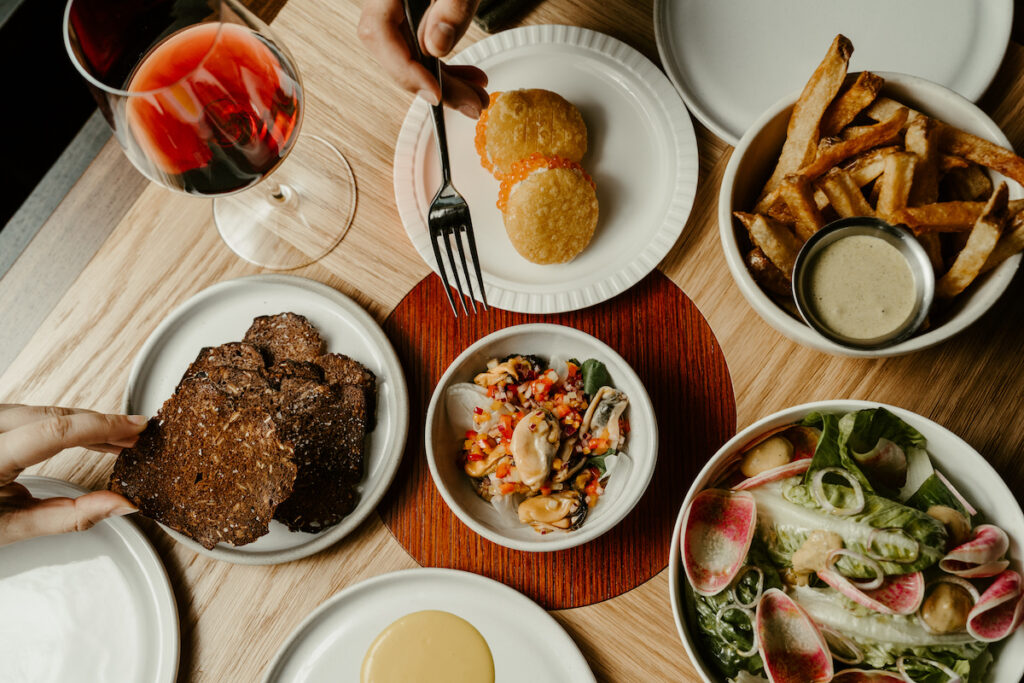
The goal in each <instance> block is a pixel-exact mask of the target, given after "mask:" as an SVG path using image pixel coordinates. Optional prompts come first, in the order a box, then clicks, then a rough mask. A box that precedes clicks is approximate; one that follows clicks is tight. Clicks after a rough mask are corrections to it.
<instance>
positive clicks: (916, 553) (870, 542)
mask: <svg viewBox="0 0 1024 683" xmlns="http://www.w3.org/2000/svg"><path fill="white" fill-rule="evenodd" d="M879 533H900V534H902V535H903V536H904V537H905V538H908V539H910V540H911V541H913V542H914V546H915V549H914V556H913V557H911V558H910V559H909V560H893V559H891V558H888V557H879V556H878V555H874V554H872V548H873V547H874V545H875V536H877V535H878V534H879ZM864 554H865V555H867V556H868V557H870V558H871V559H872V560H879V561H882V562H892V563H893V564H911V563H913V562H916V561H917V558H918V557H920V556H921V542H920V541H918V540H917V539H916V538H914V537H913V536H911V535H910V534H908V533H907V532H906V530H905V529H903V527H898V526H890V527H886V528H885V529H874V530H872V532H871V534H870V535H869V536H868V545H867V550H866V551H865V552H864Z"/></svg>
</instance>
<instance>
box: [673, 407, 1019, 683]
mask: <svg viewBox="0 0 1024 683" xmlns="http://www.w3.org/2000/svg"><path fill="white" fill-rule="evenodd" d="M1022 538H1024V513H1022V512H1021V508H1020V506H1019V505H1018V503H1017V501H1016V500H1015V498H1014V496H1013V494H1012V493H1010V491H1009V489H1007V487H1006V484H1005V483H1003V481H1002V479H1001V478H1000V477H999V475H998V474H996V472H995V470H993V469H992V467H991V466H990V465H989V464H988V463H987V462H986V461H985V459H984V458H982V457H981V456H980V455H979V454H978V453H977V452H976V451H975V450H974V449H972V448H971V447H970V446H969V445H967V444H966V443H965V442H964V441H963V440H961V439H960V438H958V437H957V436H955V435H954V434H952V433H951V432H949V431H948V430H946V429H944V428H943V427H940V426H939V425H937V424H935V423H934V422H932V421H930V420H928V419H926V418H924V417H921V416H920V415H916V414H914V413H911V412H909V411H906V410H902V409H899V408H894V407H891V406H885V405H879V404H877V403H868V402H864V401H823V402H818V403H810V404H806V405H802V406H797V407H795V408H790V409H788V410H784V411H782V412H779V413H776V414H774V415H771V416H769V417H766V418H764V419H763V420H759V421H758V422H756V423H754V424H752V425H751V426H749V427H747V428H746V429H744V430H743V431H742V432H740V433H739V434H737V435H736V436H735V437H734V438H732V439H731V440H730V441H729V442H728V443H727V444H725V446H723V447H722V448H721V450H719V452H718V453H717V454H715V456H714V457H713V458H712V459H711V460H710V461H709V462H708V464H707V465H706V466H705V467H704V469H703V470H702V471H701V473H700V475H699V476H698V477H697V479H696V481H695V482H694V484H693V486H692V487H691V488H690V491H689V493H688V494H687V496H686V500H685V502H684V503H683V508H682V510H681V511H680V513H679V519H678V520H677V523H676V532H675V534H674V536H673V540H672V551H671V560H670V563H669V586H670V593H671V601H672V607H673V612H674V616H675V620H676V627H677V628H678V629H679V634H680V637H681V638H682V640H683V645H684V646H685V647H686V650H687V653H688V654H689V656H690V659H691V660H692V661H693V662H694V665H695V666H696V667H697V668H698V670H699V671H700V673H701V675H702V677H703V679H704V680H705V681H708V682H715V683H718V682H721V681H741V682H750V681H765V680H767V681H772V682H773V683H809V682H825V681H838V682H840V683H842V682H846V683H849V682H852V681H892V682H895V683H898V682H900V681H903V682H909V683H951V682H954V681H955V682H958V683H959V682H962V683H977V682H981V681H993V682H996V683H1002V682H1003V681H1014V682H1016V681H1020V680H1022V675H1024V631H1020V630H1018V626H1019V625H1020V623H1021V620H1022V617H1024V582H1022V579H1021V574H1020V571H1021V563H1020V559H1021V546H1020V541H1021V539H1022Z"/></svg>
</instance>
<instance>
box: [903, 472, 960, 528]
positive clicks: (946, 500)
mask: <svg viewBox="0 0 1024 683" xmlns="http://www.w3.org/2000/svg"><path fill="white" fill-rule="evenodd" d="M907 505H909V506H910V507H913V508H917V509H918V510H923V511H927V510H928V508H930V507H931V506H932V505H945V506H946V507H950V508H953V509H954V510H956V511H957V512H959V513H960V514H962V515H963V516H964V517H966V518H967V519H968V520H970V518H971V515H970V514H968V512H967V509H966V508H965V507H964V506H963V504H961V503H960V500H959V499H958V498H957V497H956V496H955V495H953V492H952V491H950V490H949V487H948V486H946V485H945V484H944V483H943V482H942V480H941V479H939V477H938V476H937V475H935V474H933V475H931V476H930V477H928V478H927V479H925V480H924V483H923V484H921V487H920V488H919V489H917V491H915V492H914V495H912V496H911V497H910V498H908V499H907Z"/></svg>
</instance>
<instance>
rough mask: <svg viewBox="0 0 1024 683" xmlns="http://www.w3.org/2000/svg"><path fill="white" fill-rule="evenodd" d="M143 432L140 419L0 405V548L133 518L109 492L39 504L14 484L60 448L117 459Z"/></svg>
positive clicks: (132, 508)
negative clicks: (80, 449) (86, 450)
mask: <svg viewBox="0 0 1024 683" xmlns="http://www.w3.org/2000/svg"><path fill="white" fill-rule="evenodd" d="M145 427H146V418H145V417H143V416H141V415H104V414H102V413H94V412H92V411H88V410H77V409H74V408H55V407H51V406H46V407H43V406H22V405H0V546H3V545H7V544H9V543H14V542H15V541H21V540H24V539H27V538H32V537H34V536H47V535H50V534H60V533H64V532H67V531H83V530H85V529H88V528H90V527H92V526H93V525H94V524H96V523H97V522H99V521H100V520H103V519H107V518H109V517H118V516H121V515H127V514H130V513H132V512H136V511H137V510H136V509H135V506H133V505H132V504H131V502H129V501H128V500H127V499H126V498H124V497H123V496H120V495H118V494H116V493H114V492H113V491H93V492H92V493H87V494H85V495H82V496H79V497H78V498H48V499H46V500H38V499H36V498H33V497H32V494H30V493H29V491H28V489H26V488H25V487H24V486H22V485H21V484H18V483H17V482H15V479H17V477H18V475H19V474H21V473H22V472H23V471H24V470H25V469H26V468H28V467H31V466H32V465H35V464H38V463H40V462H43V461H44V460H46V459H48V458H51V457H53V456H54V455H56V454H57V453H59V452H61V451H62V450H64V449H65V448H72V447H74V446H84V447H85V448H89V449H91V450H94V451H102V452H105V453H119V452H120V451H121V449H122V448H126V447H130V446H133V445H134V444H135V441H136V440H137V439H138V436H139V433H140V432H141V431H142V430H143V429H145Z"/></svg>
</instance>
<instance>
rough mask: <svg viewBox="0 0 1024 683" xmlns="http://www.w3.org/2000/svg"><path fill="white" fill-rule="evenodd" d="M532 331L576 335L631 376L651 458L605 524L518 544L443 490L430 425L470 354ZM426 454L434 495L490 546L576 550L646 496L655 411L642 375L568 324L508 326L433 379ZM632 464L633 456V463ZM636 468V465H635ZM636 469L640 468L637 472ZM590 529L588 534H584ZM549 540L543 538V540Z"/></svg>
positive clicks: (607, 362)
mask: <svg viewBox="0 0 1024 683" xmlns="http://www.w3.org/2000/svg"><path fill="white" fill-rule="evenodd" d="M530 332H548V333H551V334H561V335H565V336H567V337H576V338H577V339H581V340H583V341H585V342H587V343H588V344H594V345H595V346H597V347H598V348H600V349H602V353H604V354H605V356H606V357H605V358H601V359H599V360H601V361H602V362H604V363H605V365H607V366H609V367H612V368H613V369H614V370H615V372H621V373H622V374H624V375H629V376H630V379H631V380H632V381H633V382H635V383H636V384H637V385H638V386H639V387H641V388H642V389H643V393H642V394H641V395H638V396H635V397H634V396H630V397H629V401H630V404H631V408H630V409H631V410H639V412H640V413H641V414H642V415H644V417H645V418H648V421H649V422H650V425H651V430H650V439H651V450H652V455H651V457H650V459H649V460H648V461H646V462H648V463H649V464H648V465H647V466H646V471H643V470H641V475H642V477H643V485H642V486H641V487H639V489H638V493H637V495H636V497H635V499H634V500H632V501H631V502H630V504H629V505H627V506H623V507H622V508H620V509H619V511H618V512H617V513H616V514H614V515H612V516H610V517H607V518H605V520H603V524H602V525H601V526H595V527H593V528H590V527H588V526H587V525H584V526H583V527H582V528H581V529H580V530H578V531H576V532H573V533H568V534H562V535H560V536H550V537H548V536H540V537H538V539H537V540H535V541H521V540H518V539H515V538H509V537H507V536H503V535H501V534H498V533H496V532H495V531H493V530H491V529H489V528H488V527H486V526H484V525H483V524H481V523H480V522H478V521H477V520H476V518H475V517H473V515H472V514H470V513H469V512H468V511H467V510H465V509H464V508H463V507H462V505H460V504H459V502H458V501H457V500H456V499H455V497H454V496H453V495H452V494H451V492H450V491H449V490H448V489H447V487H445V486H442V478H441V473H440V472H439V471H438V469H437V462H436V456H435V455H434V448H433V439H432V437H431V431H430V425H431V423H432V422H433V421H434V415H435V413H436V412H437V406H438V403H439V402H440V400H441V396H442V394H443V393H444V390H445V389H447V388H448V385H449V384H451V379H452V375H454V374H455V371H456V370H457V369H458V367H459V366H460V365H461V364H462V363H463V362H464V361H465V360H466V359H467V358H469V357H470V356H472V355H473V354H475V353H476V352H477V350H478V349H480V348H481V347H483V346H486V345H488V344H490V343H492V342H495V341H499V340H502V339H505V338H506V337H511V336H515V335H517V334H523V333H530ZM423 433H424V452H425V455H426V458H427V466H428V467H429V468H430V477H431V479H432V480H433V482H434V488H436V489H437V491H438V493H440V494H441V497H442V498H443V499H444V502H445V504H446V505H447V506H448V509H449V510H451V511H452V513H454V514H455V516H456V517H458V518H459V520H460V521H461V522H462V523H463V524H465V525H466V526H468V527H469V528H470V529H472V530H473V531H474V532H476V533H477V534H479V535H480V536H482V537H484V538H486V539H487V540H488V541H491V542H492V543H496V544H498V545H500V546H503V547H505V548H511V549H512V550H520V551H526V552H554V551H557V550H565V549H567V548H574V547H576V546H580V545H584V544H586V543H589V542H591V541H593V540H594V539H596V538H598V537H600V536H602V535H603V534H605V533H607V532H609V531H611V530H612V529H613V528H615V526H617V525H618V524H619V522H621V521H622V520H623V519H625V518H626V517H627V516H628V515H629V513H630V512H632V511H633V509H634V508H635V507H636V506H637V504H638V503H639V502H640V500H641V499H642V498H643V497H644V494H646V493H647V488H648V487H649V486H650V484H651V479H653V478H654V470H655V469H657V465H658V418H657V415H656V414H655V412H654V404H653V403H652V402H651V397H650V395H649V394H648V393H647V389H646V387H644V383H643V381H642V380H641V379H640V376H639V375H637V374H636V370H634V369H633V367H632V366H631V365H630V364H629V363H627V362H626V359H625V358H623V357H622V356H621V355H619V353H618V352H617V351H616V350H615V349H613V348H612V347H611V346H609V345H608V344H606V343H605V342H603V341H601V340H600V339H598V338H597V337H595V336H593V335H592V334H589V333H587V332H584V331H583V330H578V329H576V328H575V327H570V326H568V325H559V324H555V323H525V324H522V325H512V326H510V327H504V328H502V329H500V330H495V331H494V332H491V333H490V334H487V335H484V336H483V337H481V338H480V339H477V340H476V341H475V342H473V343H472V344H470V345H469V346H467V347H466V349H465V350H464V351H463V352H462V353H460V354H459V355H458V356H456V357H455V360H453V361H452V362H451V364H450V365H449V366H448V367H447V369H445V371H444V374H443V375H441V379H439V380H438V381H437V384H436V385H435V386H434V391H433V393H432V394H431V395H430V403H429V404H428V406H427V416H426V420H425V422H424V428H423ZM633 461H634V462H636V458H634V459H633ZM634 467H635V466H634ZM635 469H639V468H636V467H635ZM588 529H589V533H584V532H585V531H587V530H588ZM544 539H547V540H544Z"/></svg>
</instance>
